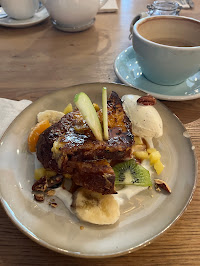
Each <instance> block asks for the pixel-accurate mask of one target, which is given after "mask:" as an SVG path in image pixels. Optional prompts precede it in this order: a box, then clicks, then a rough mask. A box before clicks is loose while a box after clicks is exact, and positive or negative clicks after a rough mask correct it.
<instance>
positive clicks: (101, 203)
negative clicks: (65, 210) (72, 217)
mask: <svg viewBox="0 0 200 266" xmlns="http://www.w3.org/2000/svg"><path fill="white" fill-rule="evenodd" d="M63 194H64V193H63ZM56 195H57V196H58V197H59V198H60V199H61V200H62V196H61V192H60V191H59V192H58V191H57V192H56ZM71 206H72V209H73V210H74V212H75V213H76V215H77V217H78V218H79V219H80V220H82V221H86V222H89V223H93V224H101V225H104V224H114V223H115V222H116V221H117V220H118V219H119V216H120V209H119V204H118V202H117V201H116V199H115V198H114V197H113V195H102V194H100V193H97V192H95V191H91V190H88V189H85V188H83V187H82V188H79V189H77V190H76V192H75V193H74V194H73V201H72V205H71Z"/></svg>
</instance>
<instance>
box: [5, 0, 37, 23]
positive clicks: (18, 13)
mask: <svg viewBox="0 0 200 266" xmlns="http://www.w3.org/2000/svg"><path fill="white" fill-rule="evenodd" d="M0 4H1V6H2V7H3V9H4V11H5V12H6V13H7V15H8V16H9V17H11V18H14V19H18V20H20V19H21V20H23V19H29V18H31V17H33V16H34V14H35V13H36V12H37V11H38V9H39V1H38V0H17V1H16V0H1V1H0Z"/></svg>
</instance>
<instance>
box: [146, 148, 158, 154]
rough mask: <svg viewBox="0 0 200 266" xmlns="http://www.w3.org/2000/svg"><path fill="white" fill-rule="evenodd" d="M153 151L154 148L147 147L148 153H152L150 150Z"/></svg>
mask: <svg viewBox="0 0 200 266" xmlns="http://www.w3.org/2000/svg"><path fill="white" fill-rule="evenodd" d="M154 151H156V149H155V148H149V149H147V152H148V153H152V152H154Z"/></svg>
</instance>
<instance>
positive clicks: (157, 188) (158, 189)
mask: <svg viewBox="0 0 200 266" xmlns="http://www.w3.org/2000/svg"><path fill="white" fill-rule="evenodd" d="M155 187H156V191H158V192H160V191H161V189H160V188H159V187H158V185H157V184H156V185H155Z"/></svg>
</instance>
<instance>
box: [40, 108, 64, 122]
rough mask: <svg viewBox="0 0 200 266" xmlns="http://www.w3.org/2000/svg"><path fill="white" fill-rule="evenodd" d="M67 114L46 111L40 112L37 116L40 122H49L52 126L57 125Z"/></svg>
mask: <svg viewBox="0 0 200 266" xmlns="http://www.w3.org/2000/svg"><path fill="white" fill-rule="evenodd" d="M64 115H65V114H64V113H62V112H58V111H54V110H46V111H44V112H39V113H38V114H37V120H38V122H41V121H43V120H48V121H49V123H50V124H55V123H57V122H58V121H60V119H61V118H62V117H63V116H64Z"/></svg>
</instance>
